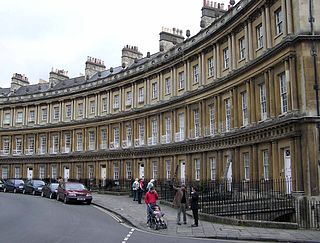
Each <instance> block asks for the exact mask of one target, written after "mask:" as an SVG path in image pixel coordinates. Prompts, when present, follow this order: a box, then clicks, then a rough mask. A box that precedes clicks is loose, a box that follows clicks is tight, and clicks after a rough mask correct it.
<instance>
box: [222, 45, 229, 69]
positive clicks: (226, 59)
mask: <svg viewBox="0 0 320 243" xmlns="http://www.w3.org/2000/svg"><path fill="white" fill-rule="evenodd" d="M223 68H224V69H227V68H229V49H228V47H227V48H225V49H223Z"/></svg>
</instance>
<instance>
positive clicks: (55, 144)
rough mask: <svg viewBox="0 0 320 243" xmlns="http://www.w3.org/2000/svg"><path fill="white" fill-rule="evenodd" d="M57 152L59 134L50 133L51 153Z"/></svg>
mask: <svg viewBox="0 0 320 243" xmlns="http://www.w3.org/2000/svg"><path fill="white" fill-rule="evenodd" d="M58 152H59V135H52V153H53V154H56V153H58Z"/></svg>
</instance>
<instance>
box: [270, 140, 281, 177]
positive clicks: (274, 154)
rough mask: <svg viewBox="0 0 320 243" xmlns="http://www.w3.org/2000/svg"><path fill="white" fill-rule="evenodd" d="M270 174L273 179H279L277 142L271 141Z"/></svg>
mask: <svg viewBox="0 0 320 243" xmlns="http://www.w3.org/2000/svg"><path fill="white" fill-rule="evenodd" d="M271 154H272V157H271V156H270V157H271V159H272V174H273V179H279V178H280V167H279V156H278V142H277V141H272V153H271Z"/></svg>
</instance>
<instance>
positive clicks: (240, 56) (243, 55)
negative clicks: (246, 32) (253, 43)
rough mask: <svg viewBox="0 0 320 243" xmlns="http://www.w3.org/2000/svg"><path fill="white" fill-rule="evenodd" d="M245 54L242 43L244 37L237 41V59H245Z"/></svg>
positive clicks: (244, 46) (243, 42)
mask: <svg viewBox="0 0 320 243" xmlns="http://www.w3.org/2000/svg"><path fill="white" fill-rule="evenodd" d="M245 53H246V45H245V41H244V37H242V38H240V39H239V59H240V60H242V59H245V57H246V56H245Z"/></svg>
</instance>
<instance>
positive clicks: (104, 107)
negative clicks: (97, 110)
mask: <svg viewBox="0 0 320 243" xmlns="http://www.w3.org/2000/svg"><path fill="white" fill-rule="evenodd" d="M102 111H103V112H107V111H108V98H107V97H104V98H102Z"/></svg>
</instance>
